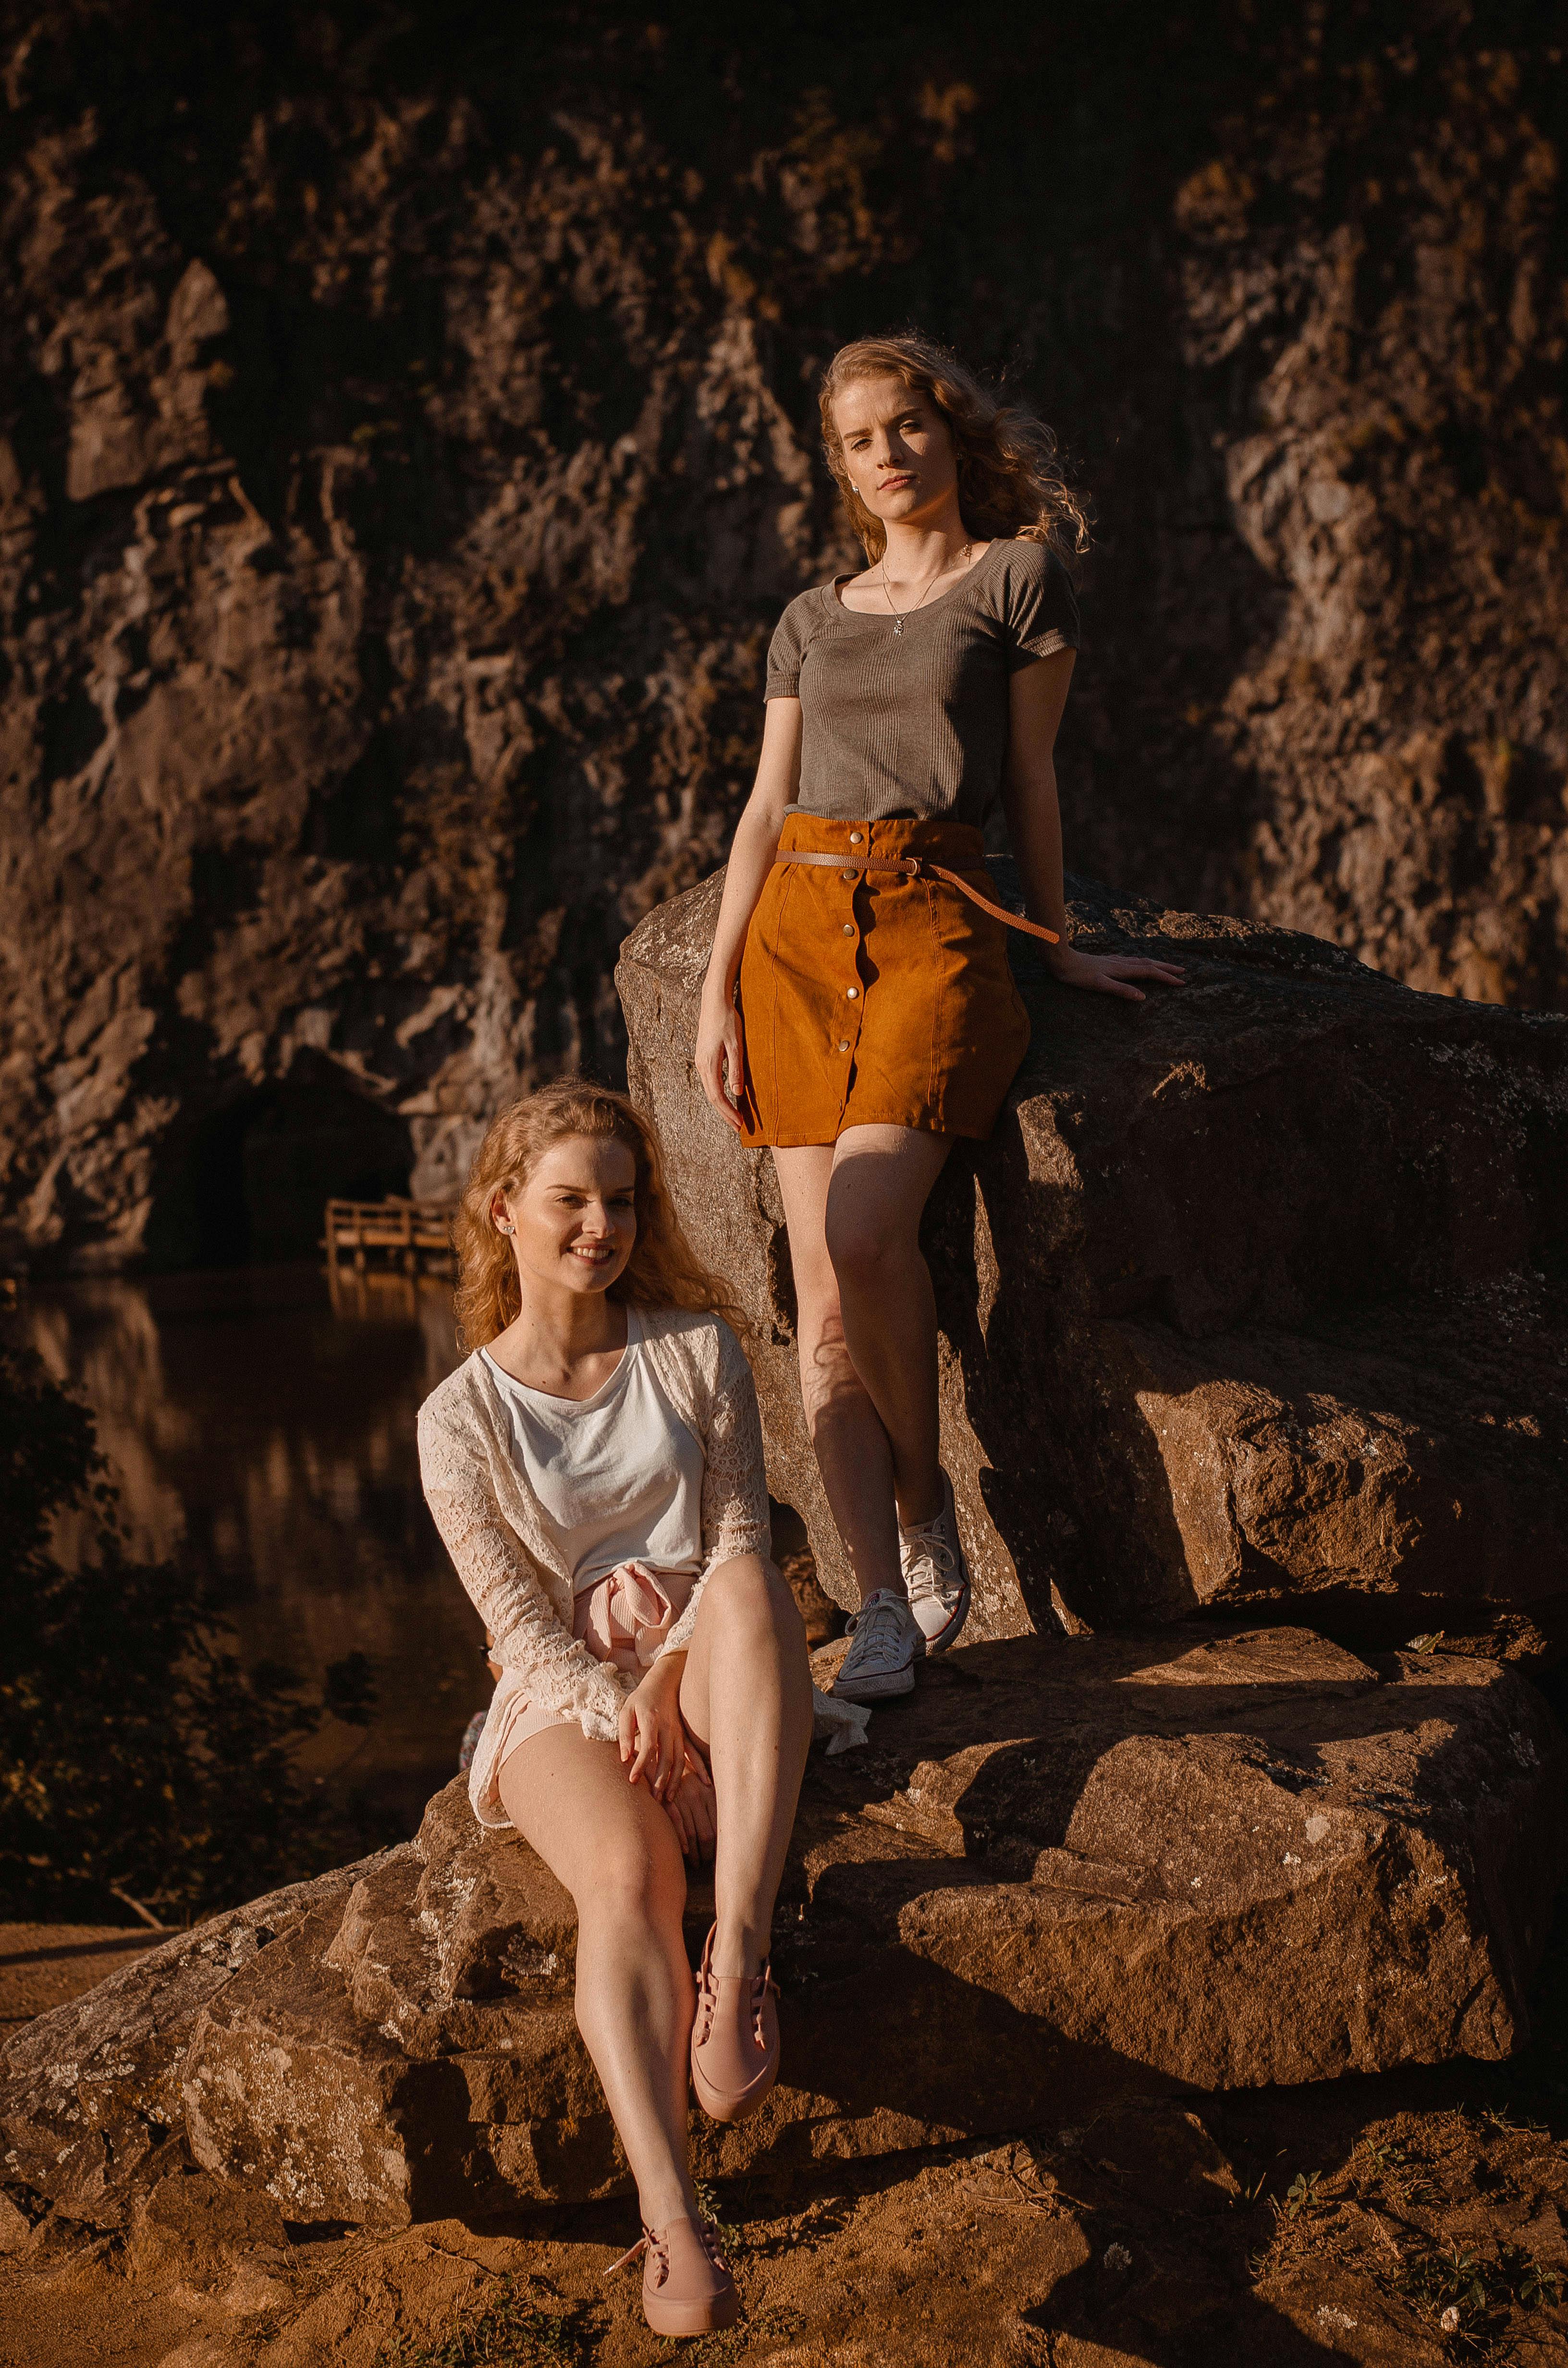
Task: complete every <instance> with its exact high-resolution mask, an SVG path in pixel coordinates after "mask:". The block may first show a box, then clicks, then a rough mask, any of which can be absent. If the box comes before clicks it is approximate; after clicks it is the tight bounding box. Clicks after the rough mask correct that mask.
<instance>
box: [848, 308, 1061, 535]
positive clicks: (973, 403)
mask: <svg viewBox="0 0 1568 2368" xmlns="http://www.w3.org/2000/svg"><path fill="white" fill-rule="evenodd" d="M867 378H897V379H902V380H903V383H904V385H905V386H907V387H910V388H913V389H914V390H915V392H916V393H920V394H924V395H928V396H929V397H930V399H931V401H932V402H933V403H934V404H936V406H937V410H938V411H939V412H940V413H941V415H942V417H943V418H944V419H945V420H946V421H947V423H948V429H949V434H950V435H951V437H952V439H953V450H954V452H955V454H956V455H957V459H958V467H959V507H960V510H961V511H962V513H963V520H964V524H965V526H966V527H968V528H970V529H971V530H972V531H973V533H974V534H975V535H976V537H977V538H984V539H985V540H987V541H990V540H993V539H994V538H996V537H999V536H1004V535H1011V536H1015V537H1017V540H1018V541H1021V542H1043V543H1046V544H1048V545H1049V546H1050V548H1051V550H1052V551H1053V552H1055V553H1056V555H1057V557H1058V558H1059V559H1062V560H1069V559H1073V558H1075V557H1078V556H1080V555H1081V554H1082V553H1083V552H1085V551H1087V549H1088V547H1089V519H1088V512H1087V510H1086V508H1085V505H1084V502H1083V501H1082V500H1081V498H1080V497H1079V495H1076V494H1075V493H1074V491H1073V489H1072V487H1071V486H1070V485H1069V484H1068V483H1067V480H1066V478H1065V476H1064V475H1063V473H1062V463H1061V461H1060V459H1059V457H1058V454H1057V449H1056V438H1055V437H1054V436H1053V435H1052V434H1051V429H1050V428H1049V427H1047V426H1046V425H1045V422H1044V421H1043V420H1041V419H1037V418H1035V416H1034V415H1033V414H1032V412H1028V411H1025V410H1023V409H1022V408H1021V406H1020V405H1018V404H1004V403H1001V402H999V401H998V400H997V398H996V397H995V395H994V394H992V393H989V392H988V391H987V390H986V388H985V387H983V385H982V384H981V382H980V381H979V379H977V378H976V377H975V375H974V372H973V371H972V370H969V369H966V367H965V366H964V364H963V363H962V362H960V360H959V359H958V357H957V356H956V355H955V354H950V353H949V351H948V350H947V347H945V346H938V345H937V344H936V343H934V341H933V340H932V339H931V338H929V337H923V336H920V335H919V334H918V333H917V332H916V331H914V330H911V331H908V332H907V333H905V334H903V335H901V336H891V337H857V338H856V339H855V341H854V343H853V345H848V346H840V347H839V349H838V351H837V352H836V353H835V356H834V358H833V359H832V360H831V361H830V362H829V364H828V366H827V369H826V371H825V372H824V377H823V381H822V386H821V388H820V390H819V393H818V401H819V404H820V406H821V411H822V441H823V450H824V452H825V454H826V455H827V465H828V467H829V468H830V469H831V470H832V472H833V474H834V478H835V482H836V484H837V486H838V490H839V492H840V493H841V494H842V495H843V496H844V503H845V507H846V509H847V510H848V512H849V518H850V523H851V524H852V526H853V527H854V529H855V531H856V533H857V534H858V536H859V538H860V541H861V543H862V544H863V545H864V547H865V552H866V557H867V560H868V562H869V564H871V565H873V566H874V565H875V564H876V562H877V561H878V560H879V559H880V558H881V555H882V552H883V551H884V550H885V549H886V547H887V533H886V530H885V529H884V528H883V525H882V522H881V518H874V517H873V516H872V515H871V512H870V511H869V509H868V508H867V507H866V506H865V504H864V502H862V501H861V499H860V497H859V495H858V494H857V492H856V491H855V488H854V486H853V485H852V484H851V483H850V481H849V471H848V468H847V466H846V462H845V458H844V445H843V442H842V440H841V438H840V437H839V433H838V429H837V427H836V426H835V422H834V416H833V406H834V404H835V403H836V402H837V400H838V398H839V396H840V395H841V394H842V393H844V392H845V390H846V388H847V387H850V386H853V385H854V384H855V383H856V381H858V380H860V379H867Z"/></svg>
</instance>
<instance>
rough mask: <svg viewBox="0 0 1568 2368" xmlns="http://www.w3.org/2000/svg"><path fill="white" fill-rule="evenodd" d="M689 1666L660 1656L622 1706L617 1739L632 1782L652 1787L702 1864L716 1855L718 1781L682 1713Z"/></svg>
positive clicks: (681, 1657)
mask: <svg viewBox="0 0 1568 2368" xmlns="http://www.w3.org/2000/svg"><path fill="white" fill-rule="evenodd" d="M684 1668H686V1655H685V1654H684V1653H665V1654H662V1655H661V1656H660V1657H659V1659H658V1660H656V1661H655V1662H654V1663H653V1668H651V1669H650V1670H649V1671H648V1674H647V1675H646V1677H645V1678H643V1679H642V1683H641V1684H640V1685H639V1686H638V1687H637V1688H636V1690H635V1691H634V1692H632V1693H630V1694H628V1696H627V1698H626V1701H625V1702H624V1703H623V1704H622V1706H621V1713H620V1716H619V1719H618V1721H617V1722H616V1739H617V1741H618V1743H619V1747H620V1764H621V1766H622V1767H623V1768H624V1769H625V1770H626V1774H627V1782H629V1783H631V1784H641V1783H646V1784H647V1787H648V1790H649V1792H650V1793H652V1794H653V1798H654V1800H655V1801H657V1802H658V1804H659V1805H660V1806H661V1808H663V1810H664V1811H665V1815H666V1816H668V1818H669V1820H670V1823H671V1824H672V1825H673V1826H674V1827H675V1829H676V1834H677V1835H678V1836H679V1838H680V1846H681V1849H682V1850H683V1851H684V1852H685V1853H686V1856H687V1858H688V1859H691V1860H693V1861H698V1860H702V1859H708V1858H711V1857H712V1855H713V1841H714V1836H715V1834H716V1832H717V1830H718V1827H717V1821H716V1818H715V1816H714V1797H713V1779H712V1777H711V1776H710V1774H709V1772H708V1765H707V1762H706V1760H705V1759H703V1757H702V1754H701V1752H700V1751H699V1749H698V1747H697V1746H696V1744H695V1743H693V1741H692V1739H691V1737H690V1736H689V1735H687V1731H686V1723H685V1721H684V1720H683V1719H682V1717H681V1714H680V1680H681V1672H682V1671H683V1670H684Z"/></svg>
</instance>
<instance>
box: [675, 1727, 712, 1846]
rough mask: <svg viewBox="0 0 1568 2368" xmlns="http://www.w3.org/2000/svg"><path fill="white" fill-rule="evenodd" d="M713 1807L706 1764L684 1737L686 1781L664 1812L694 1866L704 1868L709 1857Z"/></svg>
mask: <svg viewBox="0 0 1568 2368" xmlns="http://www.w3.org/2000/svg"><path fill="white" fill-rule="evenodd" d="M717 1805H718V1804H717V1803H716V1801H715V1799H714V1795H713V1779H712V1777H711V1776H710V1774H709V1772H708V1766H707V1762H706V1761H705V1760H704V1759H703V1757H702V1754H701V1753H700V1751H699V1750H698V1748H697V1747H696V1745H695V1744H694V1743H693V1742H692V1740H691V1738H690V1736H687V1744H686V1781H685V1782H684V1783H683V1784H682V1785H681V1788H680V1790H679V1792H678V1793H676V1794H675V1796H674V1798H673V1799H671V1800H666V1801H665V1815H666V1816H668V1818H669V1821H670V1823H671V1825H672V1826H674V1827H675V1829H676V1835H677V1836H678V1837H679V1840H680V1846H681V1849H682V1850H683V1851H684V1852H685V1854H686V1856H687V1858H688V1859H690V1861H691V1862H692V1864H693V1865H694V1866H703V1865H705V1864H706V1863H707V1861H709V1860H710V1858H711V1857H712V1855H713V1846H714V1843H715V1841H716V1840H717V1839H718V1833H719V1820H718V1816H717Z"/></svg>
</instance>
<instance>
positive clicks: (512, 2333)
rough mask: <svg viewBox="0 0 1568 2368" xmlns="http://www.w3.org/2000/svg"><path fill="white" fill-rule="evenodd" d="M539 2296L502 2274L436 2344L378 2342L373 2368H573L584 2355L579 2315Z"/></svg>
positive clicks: (406, 2339) (404, 2339)
mask: <svg viewBox="0 0 1568 2368" xmlns="http://www.w3.org/2000/svg"><path fill="white" fill-rule="evenodd" d="M543 2291H544V2290H541V2289H540V2287H538V2286H537V2285H536V2284H535V2283H534V2281H533V2280H532V2279H529V2278H524V2279H521V2280H519V2279H517V2278H516V2277H514V2276H511V2275H507V2276H506V2277H504V2278H502V2280H501V2281H500V2283H499V2285H498V2286H497V2287H495V2288H494V2289H493V2290H492V2291H491V2292H489V2293H488V2294H485V2295H484V2296H483V2299H482V2300H481V2303H480V2305H479V2307H478V2308H477V2309H476V2310H471V2311H470V2312H469V2313H468V2314H466V2315H465V2316H463V2317H460V2319H459V2322H458V2324H457V2326H456V2327H454V2328H452V2330H451V2332H450V2334H449V2335H447V2336H444V2337H442V2338H441V2339H440V2340H438V2341H435V2342H429V2343H421V2342H419V2341H418V2340H416V2339H415V2337H413V2336H410V2335H403V2336H394V2337H392V2339H391V2340H389V2341H388V2342H385V2343H383V2344H382V2345H381V2350H380V2351H378V2352H377V2354H376V2368H574V2362H578V2361H581V2360H583V2359H584V2358H585V2357H586V2356H587V2355H586V2352H585V2343H586V2340H587V2339H586V2333H585V2328H584V2327H583V2325H582V2320H583V2317H584V2312H583V2310H582V2307H581V2305H579V2307H578V2308H577V2309H575V2310H573V2309H567V2308H562V2305H560V2304H559V2303H558V2302H552V2301H550V2300H546V2299H542V2298H541V2293H542V2292H543Z"/></svg>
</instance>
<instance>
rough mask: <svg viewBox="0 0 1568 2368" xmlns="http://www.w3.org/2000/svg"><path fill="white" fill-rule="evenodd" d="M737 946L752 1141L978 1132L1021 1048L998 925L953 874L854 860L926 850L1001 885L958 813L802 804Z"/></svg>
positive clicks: (973, 878)
mask: <svg viewBox="0 0 1568 2368" xmlns="http://www.w3.org/2000/svg"><path fill="white" fill-rule="evenodd" d="M778 851H779V854H780V855H785V854H790V853H796V852H798V853H800V854H802V855H812V856H817V857H824V856H831V857H833V858H835V860H834V861H833V862H818V863H812V864H805V863H775V865H774V867H773V869H772V871H770V872H769V873H768V876H767V885H766V887H765V888H764V889H763V892H762V896H761V899H760V901H759V902H758V905H757V907H756V912H755V913H754V914H753V915H752V920H751V928H750V929H749V930H748V932H747V935H746V942H745V951H744V954H743V956H742V958H741V978H740V1009H741V1021H742V1029H743V1033H744V1040H745V1057H746V1075H745V1089H744V1095H743V1098H742V1101H741V1106H740V1117H741V1121H742V1126H743V1131H744V1137H745V1140H746V1142H747V1143H750V1144H764V1143H767V1144H778V1145H779V1146H789V1145H794V1144H808V1143H836V1141H837V1140H838V1137H839V1136H840V1135H841V1134H842V1133H844V1131H845V1129H846V1127H851V1126H908V1127H916V1128H919V1129H920V1130H921V1131H922V1132H924V1133H928V1134H959V1135H967V1136H970V1137H971V1138H973V1139H976V1140H980V1139H983V1137H985V1136H986V1135H988V1134H989V1133H990V1132H991V1130H992V1128H993V1126H994V1124H995V1122H996V1114H997V1112H998V1110H1000V1109H1001V1107H1002V1103H1003V1099H1004V1098H1005V1096H1006V1091H1007V1088H1008V1087H1009V1086H1010V1085H1011V1084H1012V1082H1013V1079H1014V1077H1015V1076H1017V1069H1018V1064H1019V1063H1020V1062H1021V1061H1022V1059H1023V1057H1024V1054H1025V1053H1026V1052H1027V1051H1028V1042H1029V1023H1028V1014H1027V1013H1026V1011H1025V1009H1024V1006H1023V1000H1022V998H1021V996H1019V994H1018V991H1017V987H1016V986H1015V985H1013V977H1012V973H1011V971H1010V970H1009V968H1008V966H1007V948H1006V936H1007V932H1006V928H1005V926H1004V924H1003V923H1002V922H1001V921H999V920H996V919H994V917H993V916H991V915H990V914H989V913H984V912H982V911H981V910H980V909H979V907H978V906H976V905H973V904H971V902H970V901H969V899H968V898H967V897H966V896H965V895H963V894H961V892H960V890H959V889H957V888H955V887H953V886H952V885H951V884H950V883H949V882H946V881H943V880H939V879H933V878H929V877H919V878H911V877H909V876H907V875H906V874H904V873H901V872H897V871H885V872H878V871H874V870H870V871H868V870H866V869H864V868H863V867H865V866H866V865H868V864H870V863H874V862H877V861H888V860H901V859H908V858H910V857H921V858H924V859H925V860H926V861H928V862H931V863H939V864H942V865H944V866H945V867H946V868H947V869H948V870H949V871H955V872H957V873H959V874H960V877H962V878H963V879H965V880H966V881H967V882H969V883H970V884H971V885H972V886H973V887H974V888H975V889H977V890H978V891H979V892H980V893H981V894H983V895H985V896H988V897H991V898H993V899H994V896H995V894H996V890H995V883H994V882H993V880H992V878H991V875H990V873H989V872H988V871H986V868H985V843H984V840H983V837H982V835H981V833H980V832H979V831H978V830H975V829H973V828H972V827H971V825H968V824H967V823H952V822H941V821H935V820H927V821H906V822H839V821H829V820H827V819H826V818H825V817H824V816H823V815H821V814H803V813H801V811H800V810H799V809H797V810H796V811H795V812H794V813H792V814H790V815H789V816H788V818H787V819H786V821H785V824H784V828H783V831H782V833H781V835H780V837H779V841H778Z"/></svg>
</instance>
